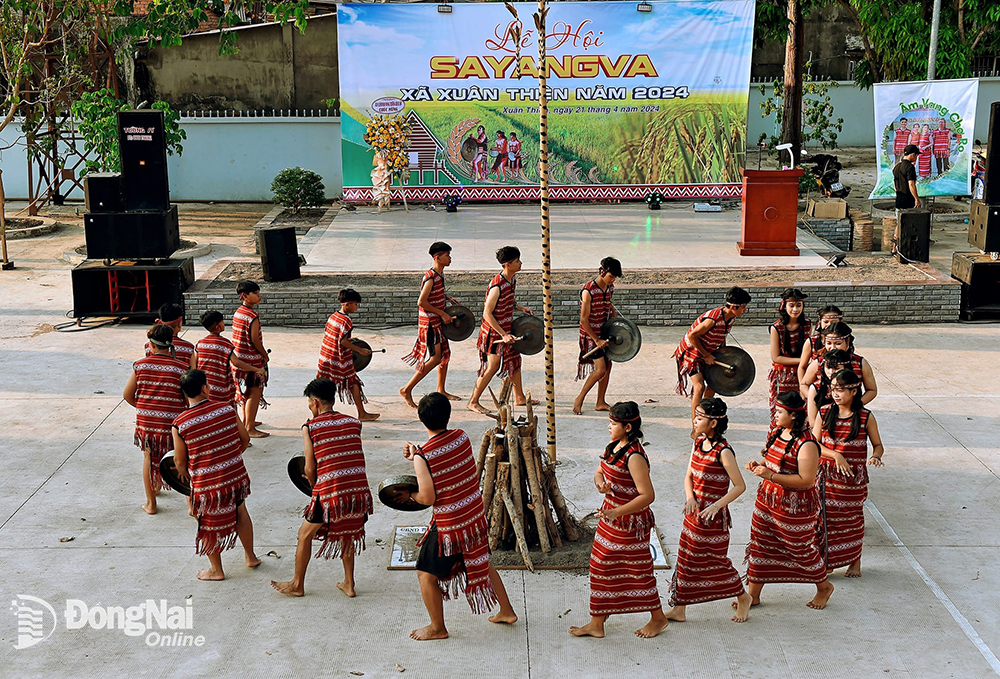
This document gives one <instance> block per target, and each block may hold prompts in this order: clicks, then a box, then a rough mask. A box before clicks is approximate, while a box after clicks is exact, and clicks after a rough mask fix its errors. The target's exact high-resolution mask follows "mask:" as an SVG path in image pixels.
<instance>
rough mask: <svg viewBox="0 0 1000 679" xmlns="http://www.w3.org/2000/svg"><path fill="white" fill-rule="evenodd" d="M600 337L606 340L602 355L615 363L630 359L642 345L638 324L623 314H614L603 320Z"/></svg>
mask: <svg viewBox="0 0 1000 679" xmlns="http://www.w3.org/2000/svg"><path fill="white" fill-rule="evenodd" d="M601 339H604V340H607V341H608V346H606V347H604V355H605V356H607V357H608V359H609V360H612V361H615V362H616V363H621V362H623V361H631V360H632V359H633V358H635V355H636V354H638V353H639V347H641V346H642V333H640V332H639V326H637V325H636V324H635V323H633V322H632V321H630V320H629V319H627V318H625V317H624V316H614V317H612V318H609V319H608V320H606V321H604V325H602V326H601Z"/></svg>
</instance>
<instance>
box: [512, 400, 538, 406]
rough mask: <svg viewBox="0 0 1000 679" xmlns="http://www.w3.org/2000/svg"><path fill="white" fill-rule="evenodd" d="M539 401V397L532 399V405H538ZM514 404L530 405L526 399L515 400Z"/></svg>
mask: <svg viewBox="0 0 1000 679" xmlns="http://www.w3.org/2000/svg"><path fill="white" fill-rule="evenodd" d="M539 403H541V401H539V400H538V399H537V398H533V399H531V405H533V406H536V405H538V404H539ZM514 405H516V406H526V405H528V401H526V400H525V401H514Z"/></svg>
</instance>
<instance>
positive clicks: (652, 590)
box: [590, 519, 660, 615]
mask: <svg viewBox="0 0 1000 679" xmlns="http://www.w3.org/2000/svg"><path fill="white" fill-rule="evenodd" d="M658 608H660V594H659V592H658V591H657V588H656V577H655V576H654V575H653V555H652V553H651V552H650V550H649V528H648V527H644V528H643V529H642V530H638V531H636V532H630V531H625V530H622V529H621V528H618V527H616V526H613V525H611V524H610V523H608V522H607V521H605V520H604V519H601V520H600V521H599V522H598V524H597V533H596V534H595V535H594V547H593V549H592V550H591V552H590V614H591V615H612V614H615V613H637V612H643V611H652V610H656V609H658Z"/></svg>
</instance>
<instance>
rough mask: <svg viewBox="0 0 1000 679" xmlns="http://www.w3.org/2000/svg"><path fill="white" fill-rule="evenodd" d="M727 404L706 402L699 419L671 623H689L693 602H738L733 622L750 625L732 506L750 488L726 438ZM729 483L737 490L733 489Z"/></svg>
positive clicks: (697, 413) (716, 400) (687, 482)
mask: <svg viewBox="0 0 1000 679" xmlns="http://www.w3.org/2000/svg"><path fill="white" fill-rule="evenodd" d="M726 412H727V408H726V404H725V402H724V401H723V400H722V399H720V398H706V399H704V400H702V402H701V403H699V404H698V408H697V409H696V410H695V415H694V434H693V435H694V437H695V441H694V446H693V447H692V449H691V460H690V462H689V463H688V468H687V473H686V474H685V475H684V494H685V496H686V499H685V502H684V527H683V528H682V529H681V538H680V546H679V547H678V549H677V563H675V564H674V576H673V579H672V580H671V581H670V605H671V606H673V608H671V609H670V610H669V611H667V618H668V619H669V620H676V621H677V622H684V621H685V620H686V619H687V616H686V608H687V606H689V605H690V604H697V603H702V602H705V601H716V600H718V599H729V598H734V597H735V598H736V613H735V614H734V615H733V617H732V619H733V621H734V622H746V620H747V616H748V615H749V613H750V595H749V594H747V593H746V591H745V590H744V589H743V580H742V578H740V574H739V573H738V572H737V571H736V568H735V567H733V562H732V561H730V560H729V529H730V528H731V527H732V525H733V519H732V517H731V516H730V514H729V504H730V503H731V502H733V500H735V499H736V498H738V497H739V496H740V495H742V494H743V491H745V490H746V488H747V487H746V484H745V483H744V481H743V475H742V474H741V473H740V467H739V465H738V464H736V454H735V453H733V449H732V448H731V447H730V445H729V442H728V441H726V439H725V433H726V428H727V427H728V426H729V417H728V416H727V414H726ZM730 484H732V487H731V488H730Z"/></svg>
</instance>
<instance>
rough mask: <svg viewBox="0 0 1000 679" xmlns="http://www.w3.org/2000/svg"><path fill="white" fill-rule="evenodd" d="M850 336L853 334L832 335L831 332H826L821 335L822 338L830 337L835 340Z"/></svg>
mask: <svg viewBox="0 0 1000 679" xmlns="http://www.w3.org/2000/svg"><path fill="white" fill-rule="evenodd" d="M852 337H854V335H834V334H833V333H832V332H828V333H826V334H825V335H823V339H826V338H830V339H835V340H849V339H851V338H852Z"/></svg>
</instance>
